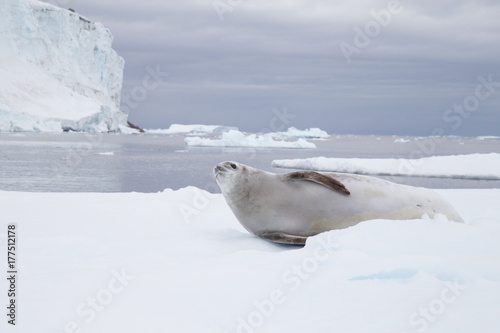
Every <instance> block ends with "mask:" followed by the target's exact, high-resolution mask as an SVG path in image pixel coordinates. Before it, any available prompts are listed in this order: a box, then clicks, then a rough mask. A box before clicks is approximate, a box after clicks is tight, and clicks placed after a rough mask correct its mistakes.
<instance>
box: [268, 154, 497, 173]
mask: <svg viewBox="0 0 500 333" xmlns="http://www.w3.org/2000/svg"><path fill="white" fill-rule="evenodd" d="M272 165H273V166H274V167H280V168H289V169H303V170H317V171H332V172H347V173H358V174H368V175H393V176H423V177H440V178H469V179H500V154H498V153H490V154H468V155H450V156H431V157H424V158H420V159H404V158H398V159H395V158H383V159H379V158H327V157H313V158H306V159H288V160H274V161H273V162H272Z"/></svg>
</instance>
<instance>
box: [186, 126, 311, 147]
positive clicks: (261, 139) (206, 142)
mask: <svg viewBox="0 0 500 333" xmlns="http://www.w3.org/2000/svg"><path fill="white" fill-rule="evenodd" d="M274 134H275V133H268V134H245V133H243V132H240V131H236V130H230V131H228V132H224V133H222V136H221V138H220V139H209V138H201V137H189V138H185V139H184V142H185V143H186V144H187V145H188V146H194V147H249V148H295V149H311V148H316V145H315V144H314V143H312V142H308V141H306V140H304V139H302V138H300V139H298V140H297V141H286V140H275V139H274Z"/></svg>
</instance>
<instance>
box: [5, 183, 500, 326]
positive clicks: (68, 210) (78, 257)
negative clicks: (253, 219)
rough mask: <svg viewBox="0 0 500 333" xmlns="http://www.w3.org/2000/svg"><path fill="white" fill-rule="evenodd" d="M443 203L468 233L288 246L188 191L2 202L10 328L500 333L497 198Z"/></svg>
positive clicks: (485, 193)
mask: <svg viewBox="0 0 500 333" xmlns="http://www.w3.org/2000/svg"><path fill="white" fill-rule="evenodd" d="M438 192H439V193H440V194H441V195H443V196H444V197H445V198H446V199H447V200H449V201H450V202H451V203H452V204H453V205H454V206H455V207H456V208H457V210H458V211H459V212H460V214H461V215H462V216H463V217H464V219H465V220H466V222H467V223H466V224H459V223H453V222H448V221H447V220H446V219H445V218H444V217H442V216H438V217H436V218H435V219H428V218H423V219H418V220H410V221H388V220H374V221H367V222H363V223H360V224H358V225H356V226H354V227H351V228H348V229H343V230H335V231H330V232H327V233H323V234H320V235H318V236H315V237H312V238H310V239H309V240H308V242H307V244H306V246H305V247H293V246H283V245H276V244H272V243H269V242H266V241H264V240H261V239H259V238H257V237H254V236H252V235H250V234H249V233H248V232H246V231H245V230H244V229H243V227H241V225H240V224H239V223H238V221H237V220H236V218H235V217H234V216H233V214H232V213H231V211H230V209H229V208H228V206H227V205H226V203H225V201H224V199H223V197H222V195H220V194H210V193H208V192H205V191H203V190H200V189H197V188H194V187H188V188H184V189H181V190H178V191H172V190H165V191H164V192H162V193H154V194H143V193H21V192H5V191H0V202H2V219H1V220H0V243H1V247H2V248H3V249H4V251H5V247H6V233H7V225H8V224H10V223H17V229H16V232H17V237H18V243H19V246H18V256H17V259H18V261H17V265H18V269H19V274H18V281H19V283H18V286H17V288H18V291H19V293H18V296H17V304H18V307H19V308H18V321H17V323H16V328H17V331H19V332H76V331H77V329H78V330H81V332H86V333H101V332H102V333H104V332H106V333H108V332H124V333H126V332H245V333H248V332H273V333H275V332H349V333H358V332H360V333H361V332H363V333H365V332H370V333H371V332H395V333H403V332H406V333H410V332H424V331H425V332H428V333H432V332H438V333H442V332H453V333H470V332H482V333H496V332H498V330H499V328H500V316H499V315H498V314H499V313H500V242H499V241H498V239H499V238H500V206H499V205H498V202H499V200H500V190H491V189H487V190H485V189H481V190H477V189H474V190H439V191H438ZM27 208H29V209H27ZM4 253H5V252H4ZM5 261H6V255H2V256H0V266H1V267H6V262H5ZM0 289H1V290H3V291H6V290H7V280H6V279H5V278H4V279H1V282H0ZM2 295H3V296H2V297H1V298H2V302H3V303H4V304H6V303H5V302H6V299H7V297H6V292H5V293H4V292H2ZM4 310H5V308H4ZM4 317H5V315H4ZM5 321H6V319H5V318H4V322H3V323H2V324H1V325H2V326H5V327H6V326H7V324H6V322H5ZM10 328H11V327H10V326H9V327H8V328H7V331H9V329H10ZM2 332H3V329H2Z"/></svg>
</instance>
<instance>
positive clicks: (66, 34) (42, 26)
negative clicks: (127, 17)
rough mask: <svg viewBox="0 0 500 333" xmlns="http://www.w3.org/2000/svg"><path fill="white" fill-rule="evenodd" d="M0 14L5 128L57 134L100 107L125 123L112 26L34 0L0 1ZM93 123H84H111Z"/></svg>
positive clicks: (1, 126) (0, 125) (0, 115)
mask: <svg viewBox="0 0 500 333" xmlns="http://www.w3.org/2000/svg"><path fill="white" fill-rule="evenodd" d="M0 17H2V20H1V22H0V131H11V132H13V131H59V132H60V131H61V130H62V125H63V123H65V122H68V121H69V122H80V124H81V123H83V122H84V119H89V120H91V121H93V120H94V118H95V117H100V116H99V115H98V114H99V113H101V112H102V110H103V109H106V110H110V112H108V114H107V116H106V118H109V116H112V117H115V120H114V122H117V123H119V124H120V125H121V126H124V127H125V126H126V124H127V123H126V116H125V115H124V114H123V113H121V112H120V111H119V105H120V94H121V89H122V81H123V66H124V61H123V59H122V58H121V57H120V56H118V55H117V54H116V52H115V51H114V50H113V49H112V48H111V43H112V39H113V37H112V35H111V33H110V31H109V30H108V29H106V28H105V27H104V26H103V25H102V24H101V23H95V22H92V21H90V20H88V19H86V18H84V17H82V16H80V15H78V14H76V13H73V12H71V11H69V10H67V9H62V8H59V7H56V6H53V5H50V4H47V3H44V2H39V1H35V0H29V1H28V0H2V5H1V6H0ZM89 117H90V118H89ZM93 124H94V123H89V124H86V125H82V126H81V128H82V129H83V130H87V129H91V131H94V132H95V131H100V130H102V129H106V128H107V126H103V125H101V124H98V125H97V126H93ZM94 125H95V124H94ZM119 127H120V126H117V130H118V131H119Z"/></svg>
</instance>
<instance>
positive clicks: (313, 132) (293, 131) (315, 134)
mask: <svg viewBox="0 0 500 333" xmlns="http://www.w3.org/2000/svg"><path fill="white" fill-rule="evenodd" d="M272 136H273V138H276V139H291V138H304V139H326V138H328V137H330V135H329V134H328V133H327V132H325V131H323V130H321V129H319V128H316V127H313V128H308V129H306V130H299V129H297V128H295V127H290V128H289V129H288V130H287V131H286V132H275V133H272Z"/></svg>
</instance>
